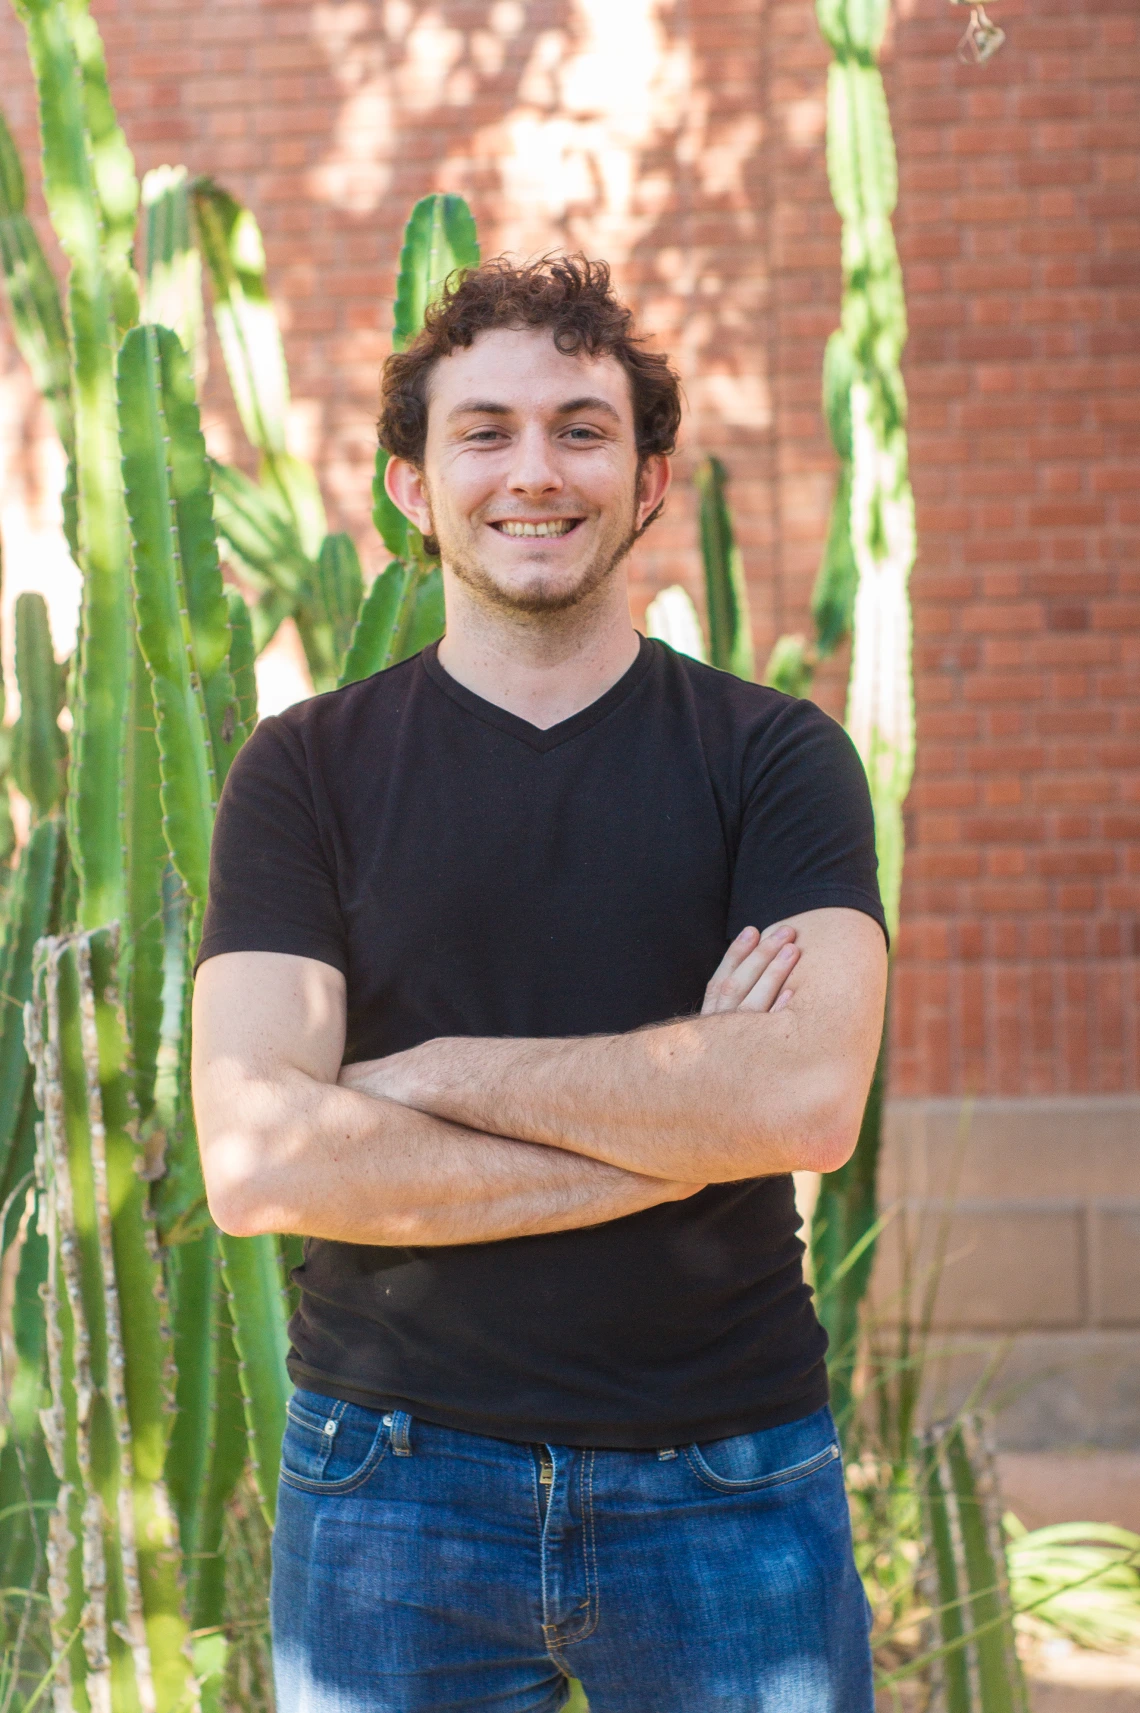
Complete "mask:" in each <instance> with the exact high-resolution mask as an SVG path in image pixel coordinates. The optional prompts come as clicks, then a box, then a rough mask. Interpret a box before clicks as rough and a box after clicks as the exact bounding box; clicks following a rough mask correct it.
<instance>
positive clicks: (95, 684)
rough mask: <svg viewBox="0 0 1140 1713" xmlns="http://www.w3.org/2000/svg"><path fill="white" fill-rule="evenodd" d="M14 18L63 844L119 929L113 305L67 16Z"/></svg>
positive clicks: (119, 616) (82, 906) (121, 623)
mask: <svg viewBox="0 0 1140 1713" xmlns="http://www.w3.org/2000/svg"><path fill="white" fill-rule="evenodd" d="M19 11H20V15H21V18H22V20H23V22H24V25H25V28H26V30H27V35H28V46H29V51H30V55H31V60H32V67H33V71H34V73H35V78H36V85H37V91H38V95H39V105H40V131H41V135H42V137H43V149H44V155H43V159H44V194H45V197H46V199H47V205H48V212H49V214H50V215H51V219H52V224H53V225H54V227H55V230H56V234H57V236H58V237H59V241H60V244H61V245H62V247H63V250H64V252H65V254H66V255H67V257H68V260H69V261H70V263H71V275H70V281H69V289H68V320H69V331H70V348H71V358H72V405H73V410H74V422H75V453H76V465H77V471H78V484H77V485H78V507H79V528H78V537H79V553H80V561H81V564H82V568H83V572H84V580H83V611H82V616H81V626H80V660H81V667H80V675H81V680H82V686H83V689H82V694H80V695H79V696H78V697H77V698H76V703H75V707H76V725H75V733H74V741H73V745H72V770H71V785H72V789H71V792H70V794H69V810H68V835H69V838H70V840H71V843H72V849H73V855H74V859H75V865H76V868H77V871H78V874H79V914H80V918H81V920H82V921H84V922H86V923H89V924H92V925H94V924H97V923H99V922H106V921H110V920H112V919H115V918H119V917H121V915H122V911H123V903H124V898H123V874H122V852H121V845H120V838H119V813H120V795H121V782H120V777H119V745H120V738H121V733H122V728H123V724H124V720H125V717H126V710H127V684H128V648H127V643H128V638H129V630H130V624H129V608H130V599H129V586H128V545H127V534H126V515H125V511H124V507H123V494H122V482H121V477H120V473H119V468H118V455H117V433H116V431H115V421H114V415H115V382H114V351H115V347H116V345H117V342H118V329H117V323H116V299H115V293H114V290H113V285H114V281H113V279H112V269H111V268H110V267H109V265H108V263H107V259H106V256H105V254H104V248H103V242H104V231H103V217H102V212H101V207H100V202H99V197H98V194H97V190H96V179H95V169H94V167H93V164H92V155H91V150H92V148H93V147H94V144H93V142H92V140H91V139H90V138H89V135H88V130H87V110H86V103H85V95H84V82H83V73H82V72H81V68H80V63H79V59H78V58H77V55H76V50H75V44H74V40H73V37H72V32H71V25H70V21H69V15H68V12H67V10H66V8H65V7H64V5H63V4H62V0H20V6H19ZM91 28H92V29H93V28H94V26H93V25H92V26H91ZM120 307H121V304H120Z"/></svg>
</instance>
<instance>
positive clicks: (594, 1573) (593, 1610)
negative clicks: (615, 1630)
mask: <svg viewBox="0 0 1140 1713" xmlns="http://www.w3.org/2000/svg"><path fill="white" fill-rule="evenodd" d="M578 1497H579V1503H580V1504H581V1507H582V1567H583V1570H584V1572H585V1576H586V1615H585V1617H584V1618H583V1619H582V1627H581V1628H580V1629H578V1630H575V1632H574V1634H573V1635H568V1636H563V1637H562V1640H561V1642H560V1644H559V1645H560V1647H570V1646H571V1645H572V1644H573V1643H574V1642H584V1641H585V1639H586V1637H587V1636H591V1635H593V1633H594V1631H595V1630H596V1629H597V1627H598V1608H599V1605H600V1594H599V1591H598V1562H597V1543H596V1541H595V1538H594V1452H593V1450H592V1449H591V1450H588V1451H584V1452H583V1454H582V1465H581V1471H580V1473H579V1476H578Z"/></svg>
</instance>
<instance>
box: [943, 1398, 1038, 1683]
mask: <svg viewBox="0 0 1140 1713" xmlns="http://www.w3.org/2000/svg"><path fill="white" fill-rule="evenodd" d="M946 1463H947V1467H948V1469H949V1473H950V1481H951V1486H952V1489H953V1493H954V1506H955V1511H956V1513H957V1517H958V1533H959V1535H960V1536H961V1540H962V1560H963V1565H964V1568H965V1572H966V1584H967V1587H968V1589H969V1593H970V1617H971V1619H972V1621H973V1627H974V1633H975V1639H974V1649H975V1653H976V1657H977V1662H978V1690H979V1701H980V1703H981V1713H1024V1706H1025V1702H1024V1687H1023V1685H1022V1681H1021V1672H1020V1669H1019V1667H1018V1665H1017V1655H1016V1651H1015V1649H1014V1639H1013V1614H1012V1612H1011V1611H1010V1605H1009V1593H1008V1589H1007V1587H1006V1584H1005V1577H1004V1574H1003V1572H1004V1563H1003V1561H1002V1551H1001V1547H1000V1544H999V1545H998V1549H997V1551H996V1552H995V1551H994V1546H993V1543H992V1542H991V1540H990V1538H989V1537H990V1529H989V1527H988V1519H987V1516H986V1509H985V1505H984V1503H983V1500H982V1497H981V1495H980V1493H979V1491H978V1483H977V1477H976V1475H975V1472H974V1468H973V1465H972V1463H971V1460H970V1455H969V1452H968V1451H967V1449H966V1440H965V1434H964V1432H963V1428H962V1425H961V1423H960V1422H959V1423H957V1424H955V1426H954V1427H953V1428H952V1429H951V1431H950V1433H949V1434H948V1436H947V1439H946Z"/></svg>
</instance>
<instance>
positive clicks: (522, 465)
mask: <svg viewBox="0 0 1140 1713" xmlns="http://www.w3.org/2000/svg"><path fill="white" fill-rule="evenodd" d="M507 486H508V487H509V488H510V490H511V492H512V494H526V495H528V496H530V497H531V498H538V497H539V496H540V495H544V494H555V493H558V492H559V490H560V489H561V488H562V486H563V482H562V477H561V475H560V474H559V471H558V467H557V465H556V464H555V461H554V459H553V457H552V456H551V449H550V442H549V440H548V439H547V436H546V433H545V431H544V429H543V428H542V426H541V424H539V423H528V424H527V425H526V426H525V427H524V429H523V431H522V433H521V434H520V435H519V437H518V439H517V441H516V442H515V452H514V457H513V458H512V460H511V467H510V470H509V472H508V475H507Z"/></svg>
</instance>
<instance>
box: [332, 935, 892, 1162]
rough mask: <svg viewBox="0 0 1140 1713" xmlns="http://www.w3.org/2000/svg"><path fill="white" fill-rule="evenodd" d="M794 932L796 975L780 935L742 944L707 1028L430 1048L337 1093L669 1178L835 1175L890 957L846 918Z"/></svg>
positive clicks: (852, 1134) (852, 1126) (360, 1073)
mask: <svg viewBox="0 0 1140 1713" xmlns="http://www.w3.org/2000/svg"><path fill="white" fill-rule="evenodd" d="M790 926H794V927H795V930H796V933H797V951H798V952H799V953H802V956H801V957H800V958H799V961H796V962H795V963H794V967H793V964H792V961H791V960H790V958H789V955H788V950H789V949H788V948H785V949H784V951H783V952H781V953H780V954H779V956H778V957H777V958H775V959H772V958H770V956H769V954H770V950H771V948H772V946H773V945H774V944H775V943H777V939H778V935H779V933H780V932H782V931H783V930H782V929H777V930H775V931H774V933H773V935H772V936H771V937H767V936H766V937H762V938H761V939H760V942H759V944H757V945H755V948H754V950H753V951H751V952H748V951H747V947H748V944H749V940H750V937H751V939H753V940H754V939H755V930H746V931H745V933H744V935H742V936H741V937H740V938H738V940H737V941H734V942H733V945H732V946H731V947H730V948H729V951H728V952H727V953H726V956H725V960H724V962H723V963H722V965H721V968H720V970H719V971H718V972H717V974H716V976H714V978H713V981H712V982H710V984H709V988H708V990H707V992H706V1000H705V1008H704V1011H703V1013H702V1015H701V1016H700V1017H689V1018H682V1019H679V1020H677V1021H674V1022H671V1023H665V1024H662V1025H659V1026H658V1027H655V1028H651V1029H643V1030H636V1031H633V1032H632V1033H629V1034H622V1035H597V1036H587V1037H573V1038H570V1039H566V1040H513V1039H508V1040H470V1039H453V1038H449V1039H442V1040H435V1041H427V1042H425V1043H424V1044H423V1045H422V1046H419V1047H416V1048H414V1049H412V1050H411V1051H410V1052H406V1053H396V1054H393V1055H392V1056H391V1057H390V1058H387V1059H378V1060H375V1061H373V1062H372V1063H371V1064H368V1065H352V1066H347V1067H345V1069H344V1070H342V1072H341V1077H342V1080H344V1081H345V1082H346V1084H347V1085H348V1086H352V1087H358V1088H363V1089H366V1090H367V1092H369V1093H370V1094H374V1095H382V1096H386V1097H387V1098H389V1099H392V1100H397V1101H401V1102H403V1103H404V1104H405V1105H407V1106H414V1107H416V1108H418V1109H419V1110H420V1111H422V1112H430V1113H433V1114H434V1115H435V1116H436V1117H439V1118H446V1119H449V1120H451V1121H452V1122H455V1123H459V1124H465V1125H469V1126H471V1127H472V1128H473V1129H479V1130H488V1131H493V1132H495V1133H496V1134H498V1135H505V1136H514V1137H518V1138H519V1139H520V1140H522V1141H527V1142H537V1143H541V1144H543V1145H544V1146H547V1147H555V1148H562V1149H566V1150H569V1151H571V1152H573V1153H579V1154H583V1155H585V1156H587V1157H589V1158H591V1159H595V1160H601V1161H605V1162H606V1163H607V1164H609V1165H614V1166H621V1167H623V1168H624V1169H626V1170H628V1171H633V1172H644V1173H647V1174H650V1175H654V1176H660V1177H663V1178H681V1179H696V1180H697V1181H699V1182H701V1183H708V1182H714V1183H723V1182H727V1181H729V1180H731V1179H734V1178H749V1177H761V1176H765V1175H768V1174H771V1173H776V1172H788V1171H800V1170H814V1171H833V1170H834V1169H835V1168H836V1167H837V1166H840V1165H842V1164H843V1161H844V1160H845V1159H847V1158H848V1156H849V1155H850V1153H851V1150H852V1149H853V1148H854V1146H855V1139H856V1137H857V1135H858V1130H859V1120H860V1117H861V1114H862V1111H863V1103H864V1101H865V1099H866V1096H867V1089H868V1087H869V1085H870V1081H871V1073H872V1070H873V1068H874V1063H875V1055H876V1052H877V1050H878V1045H879V1035H880V1030H881V1027H882V1019H883V999H884V993H885V988H886V951H885V947H884V943H883V939H882V935H881V932H880V930H879V928H878V926H877V925H876V923H875V922H874V921H872V919H871V918H870V917H867V916H865V915H862V914H861V913H859V912H856V911H853V910H846V909H838V908H837V909H827V910H818V911H813V912H808V913H805V914H803V915H801V916H799V917H795V918H792V919H791V920H790V922H789V923H788V924H785V925H784V928H786V927H790ZM766 948H767V949H766ZM744 954H747V955H744ZM766 957H767V958H768V959H769V961H768V962H767V964H766V965H765V967H764V973H763V974H762V975H761V976H760V977H759V978H758V979H757V981H756V985H755V987H753V988H752V989H751V991H750V992H748V993H747V994H745V995H744V996H743V997H741V988H742V987H745V986H747V984H748V982H749V981H751V980H752V979H753V977H754V976H755V974H756V968H757V966H758V965H763V964H764V960H765V958H766ZM765 989H766V991H765Z"/></svg>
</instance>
